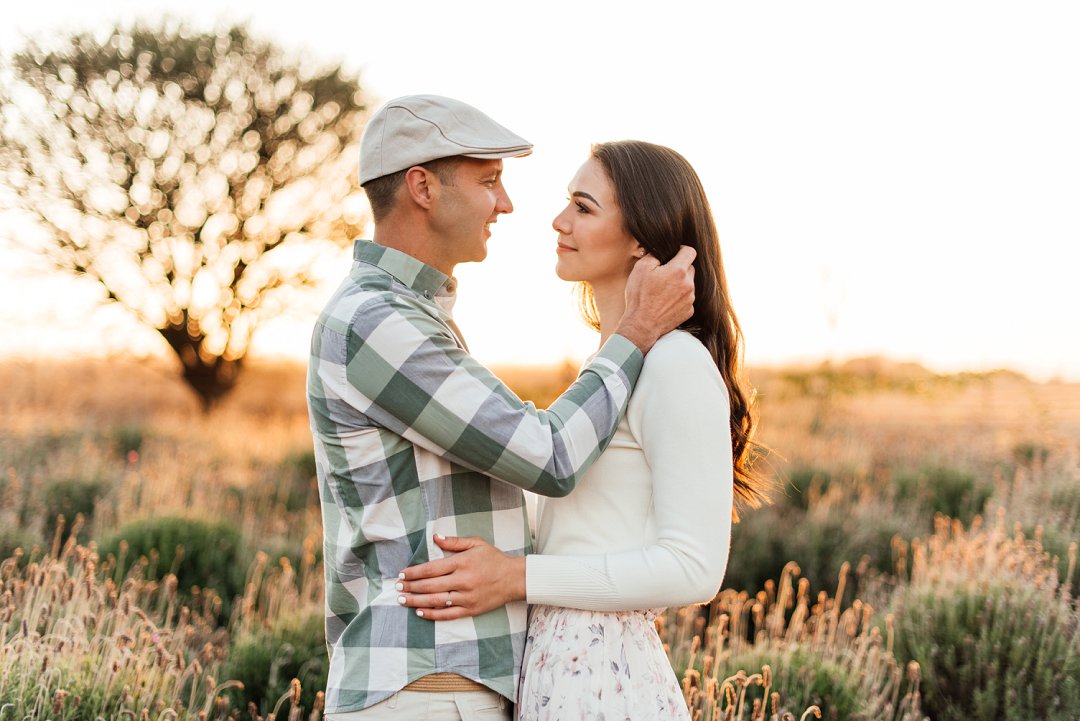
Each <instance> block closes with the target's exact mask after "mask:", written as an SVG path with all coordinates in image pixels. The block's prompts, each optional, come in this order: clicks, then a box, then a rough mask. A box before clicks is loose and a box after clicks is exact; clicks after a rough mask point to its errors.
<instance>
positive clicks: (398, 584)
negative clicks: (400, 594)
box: [394, 583, 405, 591]
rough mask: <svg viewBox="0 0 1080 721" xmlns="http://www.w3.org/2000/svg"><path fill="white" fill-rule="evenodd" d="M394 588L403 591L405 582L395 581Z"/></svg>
mask: <svg viewBox="0 0 1080 721" xmlns="http://www.w3.org/2000/svg"><path fill="white" fill-rule="evenodd" d="M394 588H396V589H397V590H399V591H404V590H405V584H404V583H396V584H394Z"/></svg>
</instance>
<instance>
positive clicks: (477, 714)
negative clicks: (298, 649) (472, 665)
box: [326, 691, 511, 721]
mask: <svg viewBox="0 0 1080 721" xmlns="http://www.w3.org/2000/svg"><path fill="white" fill-rule="evenodd" d="M510 711H511V706H510V702H509V701H507V700H506V699H505V698H503V697H502V696H500V695H499V694H497V693H495V692H494V691H456V692H455V691H448V692H445V693H430V692H424V691H398V692H397V693H396V694H394V695H393V696H391V697H390V698H388V699H386V700H385V701H380V702H379V703H377V704H375V705H374V706H369V707H368V708H365V709H361V710H360V711H348V712H346V713H330V714H326V721H384V719H392V720H393V721H411V720H412V719H417V721H510Z"/></svg>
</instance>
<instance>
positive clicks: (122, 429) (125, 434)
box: [109, 426, 146, 458]
mask: <svg viewBox="0 0 1080 721" xmlns="http://www.w3.org/2000/svg"><path fill="white" fill-rule="evenodd" d="M109 435H110V440H111V441H112V445H113V447H114V448H115V449H116V452H117V453H119V454H120V456H121V457H122V458H126V457H127V455H128V453H131V452H135V453H139V452H140V451H141V450H142V446H143V441H144V440H146V435H145V432H144V431H143V429H142V427H141V426H117V427H116V428H113V429H112V431H111V432H110V434H109Z"/></svg>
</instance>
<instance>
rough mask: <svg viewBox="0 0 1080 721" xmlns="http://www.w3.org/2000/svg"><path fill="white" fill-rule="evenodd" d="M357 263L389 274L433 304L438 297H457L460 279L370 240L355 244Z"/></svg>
mask: <svg viewBox="0 0 1080 721" xmlns="http://www.w3.org/2000/svg"><path fill="white" fill-rule="evenodd" d="M353 259H354V260H356V261H357V262H359V263H367V264H368V265H373V266H375V267H376V268H379V269H381V270H384V271H386V272H387V273H389V274H390V275H392V276H394V277H395V278H397V279H398V280H399V281H400V282H401V283H403V284H404V285H406V286H408V287H409V288H411V289H412V290H414V291H416V292H417V293H419V294H420V295H422V296H424V297H425V298H427V299H429V300H431V299H434V298H435V297H436V296H446V295H454V293H455V292H456V291H457V279H456V278H453V277H452V276H448V275H446V274H445V273H443V272H441V271H438V270H435V269H434V268H432V267H431V266H430V265H428V264H427V263H424V262H423V261H420V260H417V259H416V258H414V257H412V256H411V255H409V254H408V253H402V252H401V251H400V250H396V249H394V248H388V247H386V246H385V245H379V244H378V243H375V242H373V241H370V240H357V241H356V242H355V243H354V244H353Z"/></svg>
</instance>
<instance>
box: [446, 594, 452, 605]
mask: <svg viewBox="0 0 1080 721" xmlns="http://www.w3.org/2000/svg"><path fill="white" fill-rule="evenodd" d="M450 593H451V592H450V591H447V592H446V605H447V606H453V605H454V602H453V601H451V600H450Z"/></svg>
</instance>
